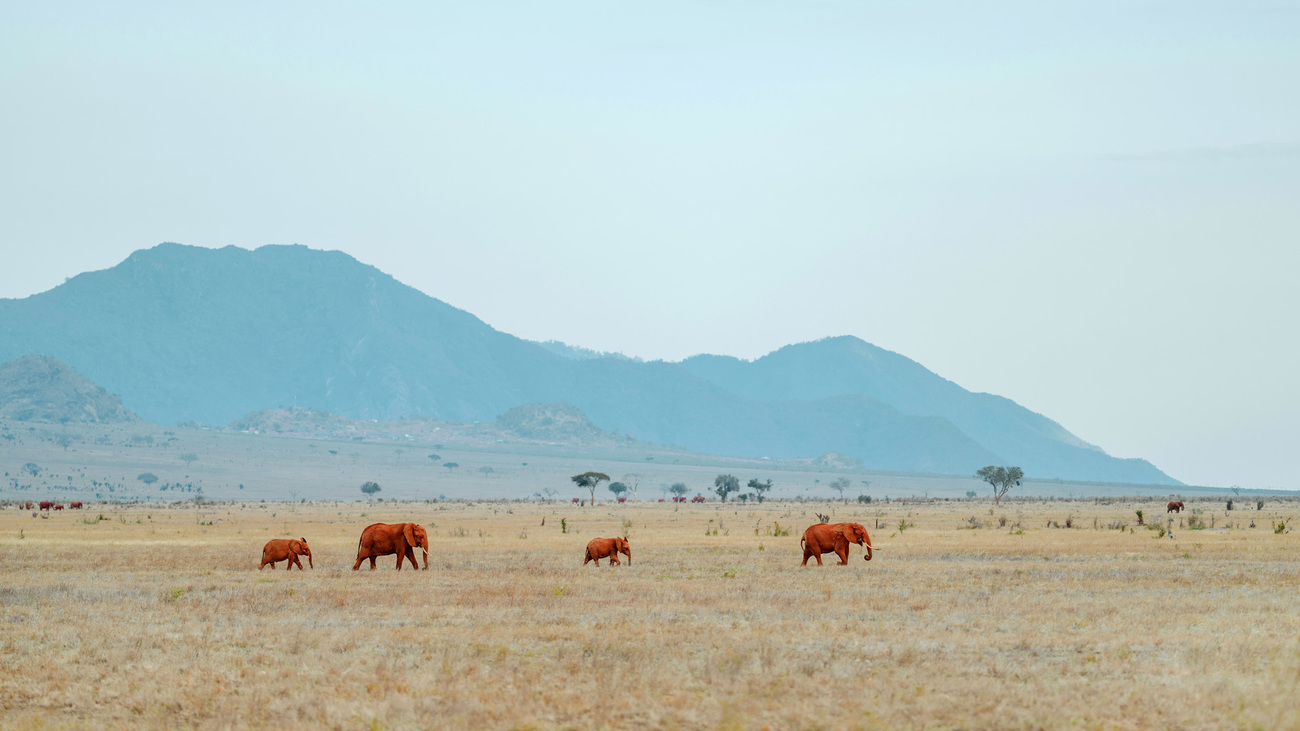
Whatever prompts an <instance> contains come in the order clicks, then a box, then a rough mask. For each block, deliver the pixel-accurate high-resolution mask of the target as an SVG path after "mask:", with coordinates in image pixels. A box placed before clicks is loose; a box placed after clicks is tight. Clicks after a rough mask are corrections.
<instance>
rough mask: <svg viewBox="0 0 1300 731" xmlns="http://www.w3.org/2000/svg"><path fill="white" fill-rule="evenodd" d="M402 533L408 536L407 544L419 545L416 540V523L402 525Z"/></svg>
mask: <svg viewBox="0 0 1300 731" xmlns="http://www.w3.org/2000/svg"><path fill="white" fill-rule="evenodd" d="M402 534H403V535H405V536H406V545H408V546H418V545H420V544H419V542H417V541H416V540H415V523H406V524H405V525H403V526H402Z"/></svg>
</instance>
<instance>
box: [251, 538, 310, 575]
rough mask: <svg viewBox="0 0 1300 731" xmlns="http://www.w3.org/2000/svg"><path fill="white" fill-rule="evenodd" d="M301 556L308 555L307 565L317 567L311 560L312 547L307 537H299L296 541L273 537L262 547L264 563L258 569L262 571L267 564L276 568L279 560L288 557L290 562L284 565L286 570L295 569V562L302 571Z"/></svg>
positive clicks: (273, 568)
mask: <svg viewBox="0 0 1300 731" xmlns="http://www.w3.org/2000/svg"><path fill="white" fill-rule="evenodd" d="M299 556H306V557H307V565H308V566H311V567H312V568H313V569H314V568H316V565H315V564H313V563H312V561H311V548H309V547H308V546H307V539H306V538H299V539H298V540H296V541H295V540H292V539H289V538H272V539H271V540H269V541H267V542H266V545H265V546H263V547H262V565H261V566H258V567H257V570H258V571H261V570H262V569H264V568H266V565H267V564H271V569H272V570H275V564H276V563H277V562H279V561H284V560H285V559H288V561H289V562H288V563H287V564H285V566H284V570H285V571H293V567H294V564H297V565H298V570H299V571H302V570H303V568H302V561H299V560H298V557H299Z"/></svg>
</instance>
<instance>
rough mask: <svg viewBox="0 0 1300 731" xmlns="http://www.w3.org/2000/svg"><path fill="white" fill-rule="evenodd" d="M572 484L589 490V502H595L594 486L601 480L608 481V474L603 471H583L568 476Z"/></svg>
mask: <svg viewBox="0 0 1300 731" xmlns="http://www.w3.org/2000/svg"><path fill="white" fill-rule="evenodd" d="M569 479H570V480H573V484H575V485H577V486H578V487H585V488H587V489H588V490H590V491H591V504H592V505H595V504H596V486H597V485H599V484H600V483H602V482H609V475H607V474H605V473H604V472H583V473H582V474H580V475H574V476H573V477H570V478H569Z"/></svg>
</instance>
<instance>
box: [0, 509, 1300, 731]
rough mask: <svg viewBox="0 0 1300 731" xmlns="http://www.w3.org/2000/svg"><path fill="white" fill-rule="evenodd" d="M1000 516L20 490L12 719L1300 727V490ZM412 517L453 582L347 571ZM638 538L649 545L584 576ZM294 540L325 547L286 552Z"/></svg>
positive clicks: (18, 723)
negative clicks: (190, 500)
mask: <svg viewBox="0 0 1300 731" xmlns="http://www.w3.org/2000/svg"><path fill="white" fill-rule="evenodd" d="M989 507H990V505H989V503H988V502H987V501H986V502H980V503H976V502H966V501H962V502H956V501H954V502H935V503H931V502H926V503H916V504H908V503H899V502H893V503H889V504H871V505H861V504H856V503H855V504H849V505H841V504H835V505H833V506H832V507H831V508H830V509H831V510H832V511H833V513H834V515H833V519H834V520H856V521H859V522H863V523H864V524H866V525H867V527H868V529H869V531H870V532H871V535H872V537H873V539H874V542H875V544H876V546H877V548H878V552H877V554H876V559H875V560H874V561H872V562H871V563H865V562H863V561H862V558H861V551H860V549H857V548H856V547H855V548H854V550H853V553H852V555H851V556H850V564H849V565H848V566H843V567H841V566H834V565H830V564H831V563H832V561H829V560H828V562H827V563H828V565H826V566H824V567H821V568H816V567H808V568H800V566H799V561H800V550H799V545H798V543H799V536H800V533H801V532H802V530H803V528H805V527H806V526H807V525H809V524H810V523H811V522H813V520H812V519H810V516H812V514H813V512H814V511H815V510H820V511H822V512H825V511H826V510H827V503H816V504H813V503H803V504H800V503H793V502H782V503H767V504H764V505H762V506H757V507H756V506H753V505H749V506H744V507H741V506H735V507H733V506H731V505H730V504H728V505H727V506H725V507H723V506H719V505H717V504H716V503H712V504H708V505H705V506H684V507H680V508H677V507H675V506H672V505H671V504H650V505H636V506H632V505H628V506H622V507H619V506H614V505H607V504H602V505H599V506H597V507H596V508H595V509H586V510H584V509H580V508H576V507H574V506H570V505H568V504H550V505H538V504H524V503H505V502H501V503H478V504H475V505H469V504H464V503H399V504H394V503H376V504H374V505H365V504H356V503H343V504H333V503H323V504H322V503H317V504H298V505H290V504H285V503H279V504H239V505H234V504H218V505H215V506H213V505H210V506H206V507H194V506H192V505H191V506H187V507H177V506H172V507H163V506H158V505H153V506H147V507H145V506H139V507H125V506H114V507H112V508H109V507H104V506H100V505H94V506H90V509H88V510H86V511H82V512H65V513H61V514H57V515H53V516H50V517H49V518H47V519H46V518H32V517H31V514H30V513H29V512H26V511H21V512H20V511H15V510H14V509H12V507H11V508H8V509H5V510H3V511H0V628H3V629H2V630H0V645H2V647H0V709H3V715H2V716H0V725H3V726H5V727H17V728H23V727H35V726H40V727H42V728H61V727H69V728H71V727H87V726H92V727H93V726H105V727H133V728H134V727H172V726H177V725H185V726H199V727H219V728H224V727H239V728H243V727H272V726H273V727H290V728H292V727H326V728H361V727H365V728H369V727H372V726H374V727H381V728H417V727H429V726H452V727H464V728H479V727H492V728H569V727H584V728H586V727H635V728H644V727H650V728H682V727H688V728H693V727H702V728H715V727H716V728H762V727H765V726H768V727H771V728H774V729H775V728H855V727H861V728H893V727H930V728H990V727H995V728H1040V727H1046V728H1056V727H1065V726H1076V725H1077V726H1081V727H1084V728H1238V727H1240V728H1269V729H1271V728H1294V727H1297V725H1300V704H1297V703H1296V701H1295V699H1296V698H1297V697H1300V687H1298V685H1300V610H1297V604H1296V595H1297V594H1296V590H1297V588H1298V587H1300V564H1297V558H1300V554H1298V553H1297V551H1298V550H1300V533H1281V534H1278V533H1274V532H1273V530H1272V525H1273V523H1274V522H1275V521H1277V520H1281V519H1284V518H1287V517H1289V516H1290V515H1292V514H1295V513H1298V512H1300V504H1297V503H1278V502H1271V503H1270V504H1269V505H1268V506H1266V509H1265V510H1264V511H1255V510H1253V509H1251V510H1247V511H1240V510H1238V511H1233V512H1232V513H1224V512H1223V506H1222V503H1215V504H1213V509H1214V510H1216V511H1217V512H1215V513H1214V514H1213V515H1211V514H1210V513H1208V512H1207V513H1205V514H1204V515H1203V516H1202V517H1204V518H1206V519H1210V518H1213V519H1214V520H1215V527H1214V528H1212V529H1210V528H1207V529H1205V530H1196V531H1192V530H1187V529H1185V528H1180V527H1179V525H1180V524H1179V522H1178V521H1179V520H1180V519H1183V520H1184V521H1185V520H1186V518H1188V517H1189V516H1188V515H1187V514H1185V515H1184V516H1178V517H1175V519H1174V523H1173V528H1174V535H1175V538H1172V539H1171V538H1169V537H1163V538H1161V537H1159V534H1158V532H1157V531H1153V530H1148V529H1147V528H1145V527H1138V526H1136V524H1135V516H1134V512H1133V511H1134V509H1135V508H1144V509H1145V511H1146V514H1147V522H1157V523H1159V524H1160V525H1161V526H1165V527H1167V526H1168V524H1167V523H1166V516H1165V515H1164V512H1163V507H1162V506H1157V504H1156V503H1155V502H1154V501H1151V502H1145V503H1121V502H1112V503H1110V504H1096V503H1091V502H1078V503H1074V502H1026V501H1021V502H1013V503H1011V504H1009V505H1004V506H1003V507H1002V508H999V509H997V510H996V511H994V513H993V514H992V515H990V514H989ZM1190 507H1192V508H1193V509H1197V508H1202V509H1205V510H1207V511H1208V510H1209V509H1211V507H1212V505H1211V504H1210V503H1205V504H1204V505H1201V504H1192V505H1191V506H1190ZM1250 507H1251V508H1253V507H1254V506H1253V505H1251V506H1250ZM101 513H102V515H103V518H104V519H103V520H102V521H101V520H99V516H100V514H101ZM1003 516H1005V518H1006V521H1005V525H1000V523H1001V520H1000V518H1002V517H1003ZM543 518H545V521H546V523H545V525H544V526H543V525H541V522H542V519H543ZM561 518H564V519H565V520H566V523H567V526H568V530H569V532H568V533H562V532H561ZM972 518H973V519H974V520H973V521H972ZM408 519H409V520H415V521H418V522H420V523H422V524H425V525H428V526H430V528H429V532H430V536H431V540H432V544H433V545H432V552H431V559H430V570H429V571H428V572H410V571H408V570H403V571H402V572H400V573H397V572H394V571H393V570H392V566H393V564H394V563H395V559H393V557H389V558H387V559H381V562H380V567H381V568H380V570H379V571H375V572H373V573H371V572H369V571H368V570H365V569H363V570H362V571H361V572H358V573H354V572H352V571H351V565H352V561H353V558H354V556H355V550H356V542H357V537H358V535H359V534H360V530H361V528H362V527H364V526H365V525H366V524H368V523H371V522H376V521H385V522H398V521H402V520H408ZM1067 519H1069V520H1070V523H1071V525H1073V526H1074V527H1073V528H1065V527H1061V528H1054V527H1049V526H1050V524H1052V523H1055V524H1057V525H1061V526H1064V525H1065V523H1066V521H1067ZM1251 519H1254V520H1256V522H1257V527H1256V528H1254V529H1251V528H1249V527H1247V525H1248V523H1249V521H1250V520H1251ZM900 521H906V522H907V523H912V524H914V525H912V526H910V527H908V528H906V529H905V530H904V531H903V532H901V533H900V532H899V524H900ZM776 523H779V524H780V527H782V528H784V527H787V526H789V527H791V528H793V530H792V531H791V532H790V534H789V535H773V533H775V532H776V531H774V530H773V528H774V524H776ZM1124 523H1127V524H1128V529H1126V530H1118V529H1116V528H1114V527H1110V528H1108V527H1107V526H1108V525H1118V524H1124ZM1228 523H1231V524H1232V527H1231V528H1226V527H1225V525H1227V524H1228ZM877 525H879V526H880V527H877ZM972 526H975V527H972ZM1094 526H1095V527H1094ZM715 529H716V534H715ZM624 531H627V532H628V533H629V534H630V537H631V543H632V547H633V558H634V562H633V564H632V566H630V567H627V566H624V567H617V568H607V567H605V566H601V567H600V568H593V567H591V566H588V567H587V568H586V569H583V568H582V566H581V563H582V553H583V546H584V545H585V544H586V542H587V541H588V540H589V539H591V538H593V537H597V536H611V535H620V534H622V533H624ZM755 531H757V535H755ZM290 536H292V537H298V536H305V537H307V539H308V541H309V543H310V544H311V545H312V547H313V552H314V554H315V563H316V569H315V570H314V571H313V570H309V571H306V572H299V571H297V570H294V571H293V572H292V573H286V572H284V571H283V570H280V571H276V572H272V571H271V570H270V569H268V570H266V571H263V572H260V573H259V572H258V571H257V570H256V566H257V564H258V559H259V557H260V551H261V546H262V544H263V543H264V542H265V541H266V540H268V539H270V538H277V537H290ZM828 558H833V557H828ZM281 566H283V565H281Z"/></svg>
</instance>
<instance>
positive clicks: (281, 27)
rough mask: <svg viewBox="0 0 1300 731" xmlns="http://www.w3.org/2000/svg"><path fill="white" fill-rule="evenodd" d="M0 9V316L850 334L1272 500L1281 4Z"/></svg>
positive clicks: (1286, 154)
mask: <svg viewBox="0 0 1300 731" xmlns="http://www.w3.org/2000/svg"><path fill="white" fill-rule="evenodd" d="M15 5H16V4H12V3H11V4H7V5H6V6H4V8H3V9H0V99H2V100H3V105H2V109H3V114H0V211H2V213H3V215H0V247H3V261H4V265H3V266H0V296H4V297H21V296H26V295H29V294H32V293H34V292H37V291H41V290H44V289H48V288H49V287H52V286H54V285H56V284H58V283H59V282H61V281H62V280H63V278H64V277H67V276H70V275H72V274H75V273H78V272H80V271H84V270H87V269H98V268H104V267H108V266H112V265H114V264H116V263H117V262H119V261H120V260H121V259H123V258H125V256H126V255H127V254H129V253H130V252H131V251H133V250H135V249H138V248H143V247H148V246H152V245H154V244H156V243H158V242H161V241H179V242H183V243H189V244H196V245H203V246H224V245H227V244H235V245H238V246H244V247H250V248H251V247H255V246H259V245H262V244H271V243H294V242H297V243H302V244H306V245H309V246H312V247H315V248H322V249H341V250H343V251H347V252H349V253H351V254H353V255H354V256H356V257H357V258H358V259H361V260H363V261H365V262H367V263H371V264H374V265H375V266H378V267H379V268H381V269H383V270H385V271H387V272H390V273H392V274H394V275H395V276H397V277H398V278H399V279H401V280H402V281H404V282H407V283H408V284H411V285H413V286H415V287H418V288H419V289H421V290H423V291H425V292H427V293H429V294H431V295H433V296H436V297H439V298H441V299H443V300H446V301H448V302H450V303H451V304H454V305H456V306H458V307H462V308H464V309H466V310H469V311H470V312H473V313H475V314H476V315H478V316H480V317H482V318H483V319H484V320H486V321H487V322H488V323H490V324H491V325H493V326H495V327H497V328H499V329H501V330H505V331H507V332H511V333H514V334H516V335H520V336H522V337H527V338H532V339H549V338H557V339H561V340H565V341H568V342H572V343H574V344H577V345H583V346H587V347H592V348H597V349H601V350H620V351H623V352H626V353H629V354H633V355H639V356H642V357H645V358H666V359H679V358H682V357H685V356H688V355H691V354H694V353H698V352H717V353H728V354H732V355H738V356H742V357H755V356H758V355H761V354H763V353H765V352H767V351H769V350H771V349H774V348H776V347H779V346H781V345H783V344H786V343H790V342H796V341H802V340H809V339H814V338H818V337H822V336H825V335H834V334H853V335H857V336H859V337H861V338H863V339H865V340H868V341H871V342H873V343H876V344H878V345H880V346H882V347H886V348H890V349H892V350H896V351H899V352H901V353H903V354H905V355H908V356H909V357H912V358H915V359H916V360H918V361H920V362H921V363H923V364H924V365H926V366H927V367H929V368H931V369H933V370H935V371H937V372H938V373H940V374H942V375H944V376H946V377H948V378H951V379H952V380H954V381H956V382H958V383H960V384H961V385H963V386H965V387H967V388H970V389H973V390H981V391H991V392H994V393H999V394H1002V395H1005V396H1008V397H1010V398H1013V399H1015V400H1017V401H1019V402H1020V403H1022V404H1024V405H1026V406H1028V407H1030V408H1033V409H1035V410H1038V411H1041V412H1043V413H1046V414H1048V415H1049V416H1051V417H1053V418H1055V419H1057V420H1059V421H1061V422H1062V423H1063V424H1064V425H1065V426H1066V427H1067V428H1069V429H1071V430H1072V431H1074V432H1075V433H1077V434H1078V435H1079V436H1081V437H1083V438H1085V439H1088V440H1090V441H1093V442H1095V443H1098V444H1100V445H1101V446H1103V447H1105V448H1106V449H1107V450H1108V451H1110V452H1111V453H1112V454H1116V455H1119V456H1142V457H1146V458H1148V459H1151V460H1152V461H1154V462H1155V463H1156V464H1157V465H1158V466H1159V467H1161V468H1163V469H1165V470H1166V471H1168V472H1169V473H1170V474H1172V475H1174V476H1175V477H1178V478H1180V479H1182V480H1185V481H1190V482H1198V483H1207V484H1234V483H1236V484H1241V485H1243V486H1249V487H1269V486H1271V487H1288V488H1300V471H1298V470H1297V467H1296V460H1295V459H1294V457H1293V454H1294V453H1295V452H1296V451H1298V450H1297V445H1300V385H1297V383H1298V382H1297V378H1296V374H1297V373H1300V346H1297V344H1296V334H1297V333H1298V332H1300V298H1297V295H1296V294H1295V288H1294V284H1293V280H1294V279H1295V276H1296V274H1295V272H1297V271H1300V240H1298V238H1300V236H1298V234H1300V205H1298V204H1297V201H1300V94H1298V93H1297V91H1296V90H1297V84H1298V82H1297V80H1300V3H1296V2H1261V3H1251V2H1232V3H1228V2H1224V3H1197V2H1166V3H1142V2H1115V3H1106V2H1075V3H1066V2H1053V3H1042V2H1025V3H984V4H974V3H964V2H963V3H924V2H906V3H903V2H899V3H874V2H810V3H760V2H745V3H742V2H698V3H680V4H671V3H655V4H650V3H642V4H622V3H609V2H601V3H569V4H555V3H520V4H499V3H456V4H447V5H439V6H434V7H428V6H427V4H425V3H418V4H417V3H412V4H388V5H385V6H384V7H383V8H381V9H376V8H373V7H368V6H360V5H358V6H345V5H326V4H322V3H274V4H263V3H250V4H236V3H220V4H212V5H211V6H209V7H208V8H206V9H195V8H192V7H178V4H175V3H158V4H156V5H144V4H128V5H125V6H119V4H106V3H86V4H73V3H69V4H59V5H54V4H43V3H33V4H30V7H14V6H15Z"/></svg>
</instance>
